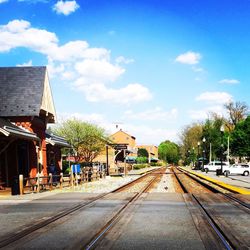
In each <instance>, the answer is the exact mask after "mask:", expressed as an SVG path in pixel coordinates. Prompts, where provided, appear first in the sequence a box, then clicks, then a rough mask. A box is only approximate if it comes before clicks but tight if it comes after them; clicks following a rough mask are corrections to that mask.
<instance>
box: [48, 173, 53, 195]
mask: <svg viewBox="0 0 250 250" xmlns="http://www.w3.org/2000/svg"><path fill="white" fill-rule="evenodd" d="M52 182H53V179H52V174H51V173H49V190H50V191H51V190H52Z"/></svg>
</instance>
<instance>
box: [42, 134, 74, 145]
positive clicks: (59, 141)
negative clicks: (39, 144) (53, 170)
mask: <svg viewBox="0 0 250 250" xmlns="http://www.w3.org/2000/svg"><path fill="white" fill-rule="evenodd" d="M45 141H46V143H47V144H50V145H52V146H59V147H62V148H71V145H70V144H68V143H67V141H66V140H65V139H64V138H63V137H61V136H57V135H53V134H50V133H46V140H45Z"/></svg>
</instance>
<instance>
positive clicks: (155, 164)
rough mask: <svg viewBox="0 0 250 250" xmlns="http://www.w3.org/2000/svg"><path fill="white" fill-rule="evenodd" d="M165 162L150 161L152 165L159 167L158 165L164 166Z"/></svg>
mask: <svg viewBox="0 0 250 250" xmlns="http://www.w3.org/2000/svg"><path fill="white" fill-rule="evenodd" d="M162 165H163V164H162V163H161V162H150V166H152V167H158V166H162Z"/></svg>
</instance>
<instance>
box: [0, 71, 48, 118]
mask: <svg viewBox="0 0 250 250" xmlns="http://www.w3.org/2000/svg"><path fill="white" fill-rule="evenodd" d="M45 75H46V67H0V116H1V117H11V116H39V113H40V107H41V103H42V96H43V90H44V81H45Z"/></svg>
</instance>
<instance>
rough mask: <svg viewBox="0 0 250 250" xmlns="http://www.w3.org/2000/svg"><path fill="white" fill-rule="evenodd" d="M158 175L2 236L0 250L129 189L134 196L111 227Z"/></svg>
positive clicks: (143, 178)
mask: <svg viewBox="0 0 250 250" xmlns="http://www.w3.org/2000/svg"><path fill="white" fill-rule="evenodd" d="M159 173H160V170H158V169H156V170H152V171H149V172H147V173H146V174H144V175H142V176H140V177H139V178H137V179H136V180H133V181H131V182H129V183H127V184H125V185H123V186H121V187H118V188H116V189H115V190H113V191H111V192H108V193H103V194H100V195H98V196H97V197H95V198H93V199H91V200H89V201H88V202H86V201H82V202H80V203H79V204H77V205H75V206H72V207H70V208H68V209H65V210H63V211H61V212H59V213H58V214H56V215H54V216H52V217H50V218H48V219H44V220H43V221H41V222H39V223H35V224H33V225H31V226H26V228H25V229H24V230H22V231H20V232H17V233H11V234H9V235H6V236H4V239H2V240H0V248H5V247H6V246H8V245H10V244H11V243H13V242H18V240H20V239H22V238H24V237H26V236H29V235H31V234H32V233H34V232H36V231H37V230H39V229H42V228H45V227H46V226H49V225H51V224H53V223H54V222H56V221H58V220H59V219H62V218H63V217H66V216H67V215H70V214H72V213H74V212H76V211H78V210H80V209H84V208H87V207H90V206H91V205H93V204H94V203H95V202H97V201H98V200H100V199H103V198H105V197H106V196H108V195H109V194H112V193H119V192H124V191H125V190H126V192H128V190H129V189H130V190H131V189H134V190H131V191H130V192H134V193H135V194H134V195H133V197H132V198H131V199H130V200H129V201H128V202H127V204H126V205H125V206H124V207H123V208H122V209H120V210H119V211H118V212H117V213H116V215H115V216H114V217H113V218H112V219H111V221H112V223H110V226H109V227H111V226H112V225H113V223H114V222H115V221H116V220H117V219H118V217H119V216H120V215H121V214H122V212H123V211H124V210H125V209H126V207H128V206H129V204H132V203H133V202H134V201H135V200H137V199H138V198H139V197H140V196H141V194H142V193H143V192H146V191H147V190H148V188H149V187H150V186H151V185H152V184H153V183H154V181H155V180H156V179H157V178H158V175H159ZM142 182H144V183H145V184H144V186H142V187H140V188H139V189H138V188H137V189H135V186H137V185H138V184H139V183H142Z"/></svg>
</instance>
